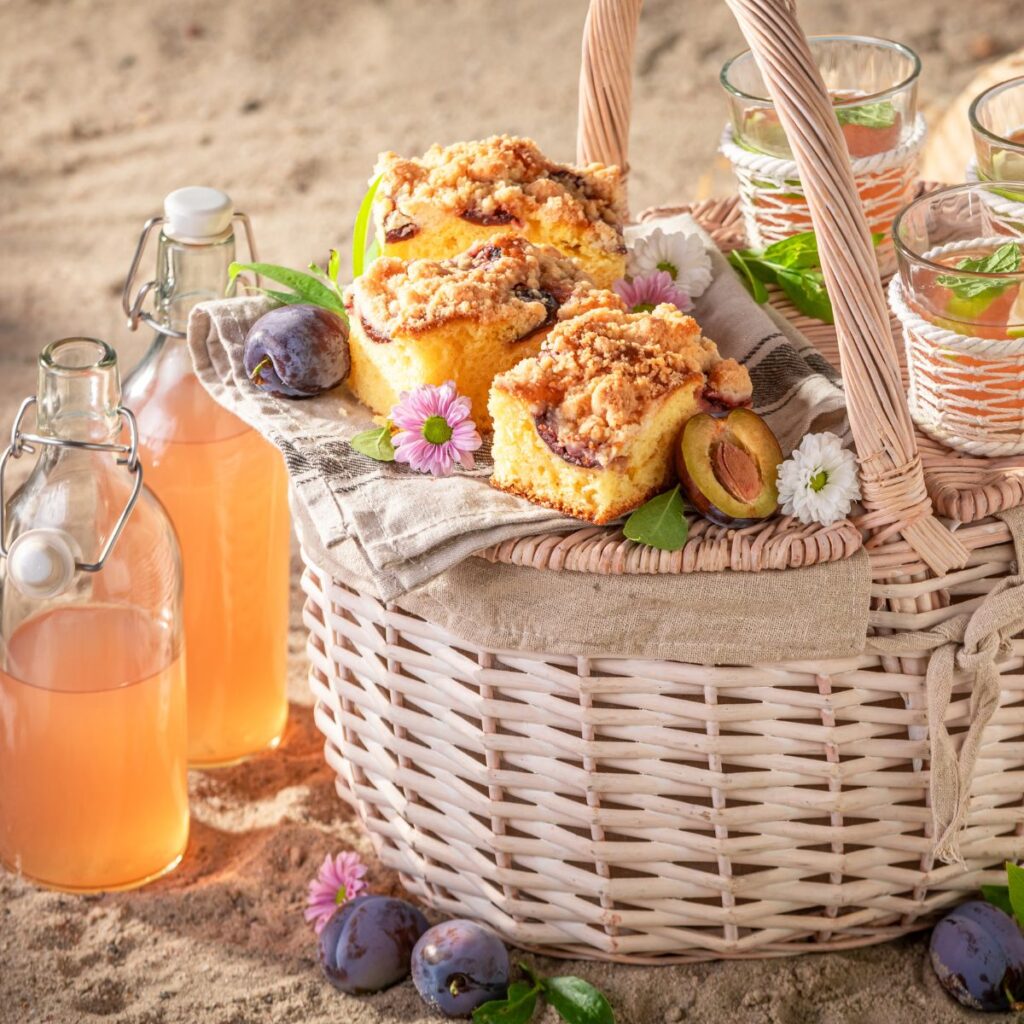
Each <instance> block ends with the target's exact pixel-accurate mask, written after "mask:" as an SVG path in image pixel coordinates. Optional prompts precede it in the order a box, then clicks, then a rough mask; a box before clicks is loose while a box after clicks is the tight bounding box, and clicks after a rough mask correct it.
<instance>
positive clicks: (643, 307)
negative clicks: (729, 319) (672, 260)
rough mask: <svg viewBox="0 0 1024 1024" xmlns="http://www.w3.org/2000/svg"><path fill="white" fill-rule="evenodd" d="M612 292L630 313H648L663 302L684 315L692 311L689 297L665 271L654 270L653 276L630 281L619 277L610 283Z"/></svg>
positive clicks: (646, 275) (635, 278) (644, 276)
mask: <svg viewBox="0 0 1024 1024" xmlns="http://www.w3.org/2000/svg"><path fill="white" fill-rule="evenodd" d="M612 290H613V291H614V292H615V293H616V294H617V295H618V296H619V297H620V298H621V299H622V301H623V302H625V303H626V305H627V306H628V307H629V311H630V312H631V313H650V312H651V310H652V309H654V307H655V306H658V305H660V304H661V303H663V302H668V303H670V304H671V305H673V306H675V307H676V309H679V310H681V311H682V312H684V313H688V312H689V311H690V310H691V309H693V302H692V300H691V299H690V296H689V295H687V294H686V292H684V291H683V290H682V289H681V288H680V287H679V286H678V285H677V284H676V283H675V281H673V280H672V275H671V274H670V273H669V272H668V271H667V270H656V271H655V272H654V273H653V274H644V275H643V276H642V277H634V278H633V279H632V280H631V281H627V280H626V279H625V278H622V277H620V278H619V279H618V280H617V281H614V282H613V283H612Z"/></svg>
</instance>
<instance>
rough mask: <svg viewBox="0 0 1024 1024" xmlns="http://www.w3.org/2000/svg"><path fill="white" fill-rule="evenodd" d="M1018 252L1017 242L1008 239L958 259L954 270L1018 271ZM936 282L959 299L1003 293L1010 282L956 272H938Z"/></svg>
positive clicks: (992, 296) (982, 272)
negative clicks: (992, 248)
mask: <svg viewBox="0 0 1024 1024" xmlns="http://www.w3.org/2000/svg"><path fill="white" fill-rule="evenodd" d="M1020 261H1021V251H1020V246H1019V245H1018V244H1017V243H1016V242H1007V243H1006V244H1005V245H1001V246H999V248H998V249H996V250H995V251H994V252H991V253H989V254H988V255H987V256H977V257H966V258H965V259H962V260H959V261H958V262H957V265H956V269H957V270H970V271H974V272H975V273H979V274H1014V273H1016V272H1017V271H1018V270H1020ZM935 281H936V283H937V284H941V285H942V286H943V287H945V288H948V289H949V290H950V291H951V292H952V293H953V294H954V295H955V296H956V297H957V298H958V299H988V300H991V299H995V298H997V297H998V296H1000V295H1002V294H1003V292H1004V291H1006V289H1007V288H1009V287H1010V286H1011V285H1012V284H1014V283H1015V282H1013V281H986V280H985V279H984V278H978V277H963V276H960V275H958V274H939V276H938V277H937V278H936V279H935Z"/></svg>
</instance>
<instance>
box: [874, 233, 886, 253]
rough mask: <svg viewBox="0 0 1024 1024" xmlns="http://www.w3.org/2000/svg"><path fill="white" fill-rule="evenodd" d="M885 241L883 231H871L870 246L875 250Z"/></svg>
mask: <svg viewBox="0 0 1024 1024" xmlns="http://www.w3.org/2000/svg"><path fill="white" fill-rule="evenodd" d="M884 241H885V232H884V231H873V232H872V233H871V244H872V245H873V246H874V247H875V248H876V249H877V248H878V247H879V246H880V245H881V244H882V243H883V242H884Z"/></svg>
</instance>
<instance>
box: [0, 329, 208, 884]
mask: <svg viewBox="0 0 1024 1024" xmlns="http://www.w3.org/2000/svg"><path fill="white" fill-rule="evenodd" d="M31 405H32V403H31V402H27V403H26V404H25V405H24V406H23V408H22V411H21V413H19V422H18V425H17V426H16V428H15V439H14V442H13V444H12V447H11V448H10V449H9V450H8V455H7V456H5V458H4V464H5V465H6V464H7V463H8V462H9V460H10V458H12V457H13V458H20V457H21V456H22V455H23V454H24V453H25V452H29V451H36V452H37V453H38V455H39V459H38V462H37V463H36V465H35V467H34V469H33V470H32V473H31V474H30V475H29V477H28V479H27V480H26V482H25V483H24V484H23V485H22V487H21V488H19V490H18V491H17V493H16V494H15V495H14V496H13V497H12V499H11V501H10V503H9V504H8V506H7V507H6V508H5V509H4V512H3V531H2V536H3V554H4V555H5V556H6V557H5V558H4V559H3V561H2V562H0V613H2V617H0V859H2V860H3V861H4V863H5V864H7V866H8V867H9V868H11V869H12V870H13V871H16V872H18V873H20V874H23V875H24V876H25V877H27V878H30V879H32V880H34V881H37V882H40V883H43V884H45V885H50V886H54V887H56V888H61V889H68V890H73V891H92V890H102V889H118V888H126V887H130V886H134V885H139V884H142V883H143V882H146V881H148V880H150V879H152V878H155V877H157V876H158V875H161V874H163V873H164V872H166V871H168V870H170V869H171V868H173V867H174V866H175V865H176V864H177V863H178V861H179V860H180V859H181V856H182V854H183V852H184V849H185V845H186V843H187V840H188V821H189V819H188V787H187V781H186V756H187V735H186V722H185V678H184V666H183V653H182V639H181V566H180V558H179V554H178V547H177V544H176V542H175V538H174V532H173V529H172V527H171V525H170V522H169V520H168V518H167V515H166V513H165V512H164V510H163V509H162V507H161V506H160V504H159V502H157V501H156V500H155V499H154V498H153V496H152V495H151V494H150V493H149V491H148V490H147V489H146V488H144V487H142V485H141V479H142V478H141V473H140V472H139V470H138V462H137V451H136V446H135V445H134V443H129V444H123V443H122V442H121V441H120V435H121V433H122V421H123V420H125V419H127V420H129V422H130V414H129V413H127V412H126V411H125V410H124V409H122V408H121V407H120V388H119V384H118V379H117V364H116V357H115V355H114V353H113V350H112V349H110V347H109V346H107V345H105V344H103V343H102V342H97V341H93V340H91V339H85V338H73V339H66V340H64V341H61V342H56V343H55V344H53V345H51V346H49V347H48V348H47V349H46V350H45V351H44V352H43V354H42V357H41V360H40V389H39V398H38V400H37V401H36V402H35V406H36V412H35V415H36V420H37V426H36V429H35V433H34V434H28V433H26V432H23V431H24V424H25V423H26V422H27V421H28V419H29V418H30V417H31ZM0 472H2V470H0Z"/></svg>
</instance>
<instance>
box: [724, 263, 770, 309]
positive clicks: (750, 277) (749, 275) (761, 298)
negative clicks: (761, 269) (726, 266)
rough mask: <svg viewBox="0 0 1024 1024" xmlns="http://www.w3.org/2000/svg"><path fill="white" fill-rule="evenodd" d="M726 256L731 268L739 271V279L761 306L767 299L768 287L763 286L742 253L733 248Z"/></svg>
mask: <svg viewBox="0 0 1024 1024" xmlns="http://www.w3.org/2000/svg"><path fill="white" fill-rule="evenodd" d="M728 258H729V263H730V264H731V265H732V267H733V269H735V270H736V271H738V272H739V275H740V280H741V281H742V282H743V283H744V284H745V285H746V286H747V291H748V292H750V294H751V295H752V296H753V298H754V301H755V302H757V303H759V304H760V305H762V306H763V305H764V304H765V303H766V302H767V301H768V289H767V288H765V286H764V284H763V283H762V282H761V280H760V278H757V277H755V276H754V274H753V271H751V269H750V267H749V266H748V265H747V261H746V260H745V259H744V257H743V253H742V252H740V251H738V250H733V251H732V252H731V253H729V257H728Z"/></svg>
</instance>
